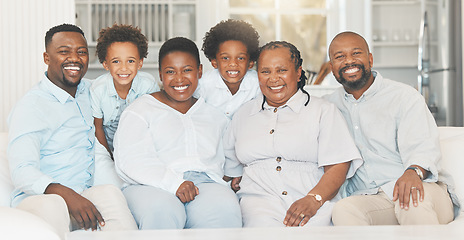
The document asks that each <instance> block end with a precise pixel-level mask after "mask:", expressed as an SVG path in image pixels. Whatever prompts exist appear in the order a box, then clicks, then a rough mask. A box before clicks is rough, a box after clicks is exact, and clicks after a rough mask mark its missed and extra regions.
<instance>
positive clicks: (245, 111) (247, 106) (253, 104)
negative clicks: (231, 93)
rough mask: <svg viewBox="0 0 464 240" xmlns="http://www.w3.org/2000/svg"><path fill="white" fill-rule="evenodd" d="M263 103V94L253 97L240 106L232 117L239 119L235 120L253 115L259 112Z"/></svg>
mask: <svg viewBox="0 0 464 240" xmlns="http://www.w3.org/2000/svg"><path fill="white" fill-rule="evenodd" d="M262 103H263V98H262V95H261V96H258V97H256V98H254V99H251V100H250V101H248V102H246V103H244V104H243V105H242V106H240V107H239V108H238V110H237V111H236V112H235V113H234V116H233V118H232V119H237V120H235V121H239V120H240V119H245V118H247V117H248V116H251V115H252V114H254V113H257V112H259V111H260V110H261V105H262Z"/></svg>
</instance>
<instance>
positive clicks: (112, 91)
mask: <svg viewBox="0 0 464 240" xmlns="http://www.w3.org/2000/svg"><path fill="white" fill-rule="evenodd" d="M106 74H107V77H108V81H106V83H107V84H108V96H110V97H113V96H116V97H118V96H119V95H118V92H116V88H115V87H114V82H113V76H111V74H110V73H106ZM138 79H139V74H138V73H137V75H135V77H134V79H132V84H131V88H130V89H129V93H128V94H127V95H128V96H129V94H130V93H131V92H138V91H137V90H138V89H137V82H138V81H139V80H138Z"/></svg>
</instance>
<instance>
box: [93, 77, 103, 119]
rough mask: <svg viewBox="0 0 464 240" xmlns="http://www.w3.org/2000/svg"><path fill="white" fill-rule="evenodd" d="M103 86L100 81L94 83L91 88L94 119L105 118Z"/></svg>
mask: <svg viewBox="0 0 464 240" xmlns="http://www.w3.org/2000/svg"><path fill="white" fill-rule="evenodd" d="M103 87H104V86H103V85H102V84H100V83H99V82H98V79H97V80H95V81H94V82H93V83H92V86H91V87H90V104H91V105H90V106H91V108H92V115H93V117H94V118H103V110H102V97H103V92H102V90H103Z"/></svg>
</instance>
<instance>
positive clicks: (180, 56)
mask: <svg viewBox="0 0 464 240" xmlns="http://www.w3.org/2000/svg"><path fill="white" fill-rule="evenodd" d="M160 65H161V69H160V79H161V82H162V83H163V87H164V91H165V92H166V97H167V100H168V101H169V102H171V103H173V104H179V103H180V102H186V101H188V100H191V99H192V95H193V93H194V92H195V89H196V88H197V85H198V79H199V78H201V74H202V65H201V64H200V66H198V64H197V60H196V59H195V58H194V57H193V56H192V55H191V54H190V53H187V52H181V51H175V52H171V53H168V54H167V55H166V56H164V58H163V59H162V60H161V64H160ZM168 105H170V104H169V103H168Z"/></svg>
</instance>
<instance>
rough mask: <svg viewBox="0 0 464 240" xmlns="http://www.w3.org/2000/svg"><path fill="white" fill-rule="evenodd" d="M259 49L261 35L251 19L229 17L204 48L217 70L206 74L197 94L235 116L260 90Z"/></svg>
mask: <svg viewBox="0 0 464 240" xmlns="http://www.w3.org/2000/svg"><path fill="white" fill-rule="evenodd" d="M258 49H259V34H258V32H256V30H255V29H254V28H253V26H251V25H250V24H249V23H247V22H244V21H240V20H232V19H229V20H227V21H221V22H220V23H218V24H217V25H216V26H214V27H212V28H211V29H210V31H209V32H207V33H206V35H205V37H204V39H203V46H202V50H203V52H204V53H205V56H206V57H207V58H208V59H209V61H210V62H211V65H212V66H213V67H214V68H215V69H213V70H211V71H209V72H206V73H205V74H204V75H203V77H202V78H201V79H200V81H199V84H198V88H197V90H196V91H195V95H194V96H195V97H199V96H201V97H203V98H204V99H205V101H206V102H207V103H208V104H211V105H213V106H214V107H216V108H218V109H220V110H221V111H223V112H224V114H225V115H226V116H227V117H228V118H229V119H232V116H233V115H234V113H235V111H236V110H237V109H238V108H239V107H240V106H241V105H242V104H243V103H245V102H247V101H249V100H251V99H253V98H255V97H256V96H257V95H258V94H259V93H260V90H259V83H258V75H257V74H256V71H255V70H252V68H253V66H254V62H255V61H256V58H257V56H258Z"/></svg>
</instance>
